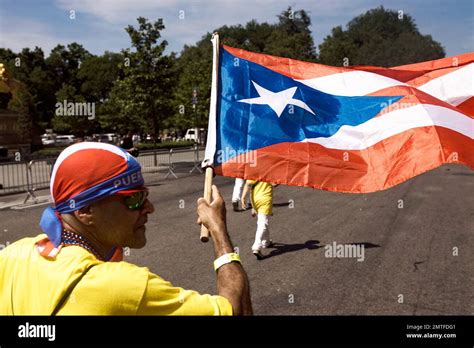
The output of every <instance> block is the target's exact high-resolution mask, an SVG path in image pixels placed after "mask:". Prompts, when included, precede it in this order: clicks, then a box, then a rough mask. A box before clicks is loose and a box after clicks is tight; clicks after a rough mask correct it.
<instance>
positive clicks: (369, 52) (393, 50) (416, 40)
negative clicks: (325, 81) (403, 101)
mask: <svg viewBox="0 0 474 348" xmlns="http://www.w3.org/2000/svg"><path fill="white" fill-rule="evenodd" d="M319 50H320V52H319V58H320V61H321V63H323V64H327V65H334V66H342V65H343V64H344V59H345V58H347V59H348V62H349V64H350V65H377V66H384V67H390V66H397V65H403V64H410V63H417V62H421V61H426V60H433V59H439V58H443V57H444V56H445V51H444V49H443V47H442V46H441V44H440V43H439V42H436V41H434V40H433V38H432V37H431V35H422V34H420V32H419V31H418V28H417V26H416V24H415V21H414V19H413V18H412V17H411V16H409V15H408V14H404V13H401V12H396V11H393V10H386V9H384V8H383V6H381V7H379V8H376V9H372V10H369V11H367V12H366V13H364V14H362V15H360V16H358V17H356V18H354V19H352V20H351V21H350V22H349V23H348V24H347V30H343V29H342V27H341V26H338V27H335V28H333V29H332V33H331V35H328V36H327V37H326V38H325V39H324V42H323V43H322V44H321V45H319Z"/></svg>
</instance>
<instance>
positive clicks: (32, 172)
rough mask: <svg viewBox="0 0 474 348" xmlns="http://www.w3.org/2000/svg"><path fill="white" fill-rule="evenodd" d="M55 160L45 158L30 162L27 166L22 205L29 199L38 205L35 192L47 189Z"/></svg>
mask: <svg viewBox="0 0 474 348" xmlns="http://www.w3.org/2000/svg"><path fill="white" fill-rule="evenodd" d="M55 161H56V158H47V159H44V160H32V161H30V162H28V165H27V176H26V178H27V183H28V189H27V196H26V198H25V201H24V202H23V203H26V202H28V200H29V199H30V198H32V199H33V201H34V202H35V203H38V198H37V197H36V194H35V191H36V190H40V189H45V188H48V187H49V183H50V180H51V172H52V170H53V165H54V162H55Z"/></svg>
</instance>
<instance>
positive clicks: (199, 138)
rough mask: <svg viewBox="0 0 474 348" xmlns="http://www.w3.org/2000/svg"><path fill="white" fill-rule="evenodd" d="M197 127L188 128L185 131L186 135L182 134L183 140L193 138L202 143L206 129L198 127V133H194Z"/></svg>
mask: <svg viewBox="0 0 474 348" xmlns="http://www.w3.org/2000/svg"><path fill="white" fill-rule="evenodd" d="M196 130H197V128H189V129H188V130H187V131H186V135H185V136H184V140H193V141H195V142H196V143H202V142H203V139H204V138H205V135H206V129H205V128H200V129H199V134H196Z"/></svg>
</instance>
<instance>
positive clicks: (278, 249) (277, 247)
mask: <svg viewBox="0 0 474 348" xmlns="http://www.w3.org/2000/svg"><path fill="white" fill-rule="evenodd" d="M318 244H319V240H308V241H306V242H305V243H300V244H283V243H273V245H272V246H271V247H269V249H274V250H272V251H270V253H269V254H267V255H264V256H263V258H262V259H268V258H270V257H273V256H278V255H281V254H285V253H290V252H293V251H298V250H303V249H309V250H314V249H319V248H322V246H321V245H318Z"/></svg>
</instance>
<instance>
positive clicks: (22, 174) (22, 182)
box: [0, 162, 28, 195]
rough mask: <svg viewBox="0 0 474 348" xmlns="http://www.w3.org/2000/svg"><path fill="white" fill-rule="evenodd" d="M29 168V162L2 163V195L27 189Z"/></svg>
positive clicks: (0, 184) (0, 176)
mask: <svg viewBox="0 0 474 348" xmlns="http://www.w3.org/2000/svg"><path fill="white" fill-rule="evenodd" d="M27 168H28V163H27V162H6V163H0V195H6V194H13V193H21V192H25V191H27V190H28V178H27V175H28V174H27V172H28V169H27Z"/></svg>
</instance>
